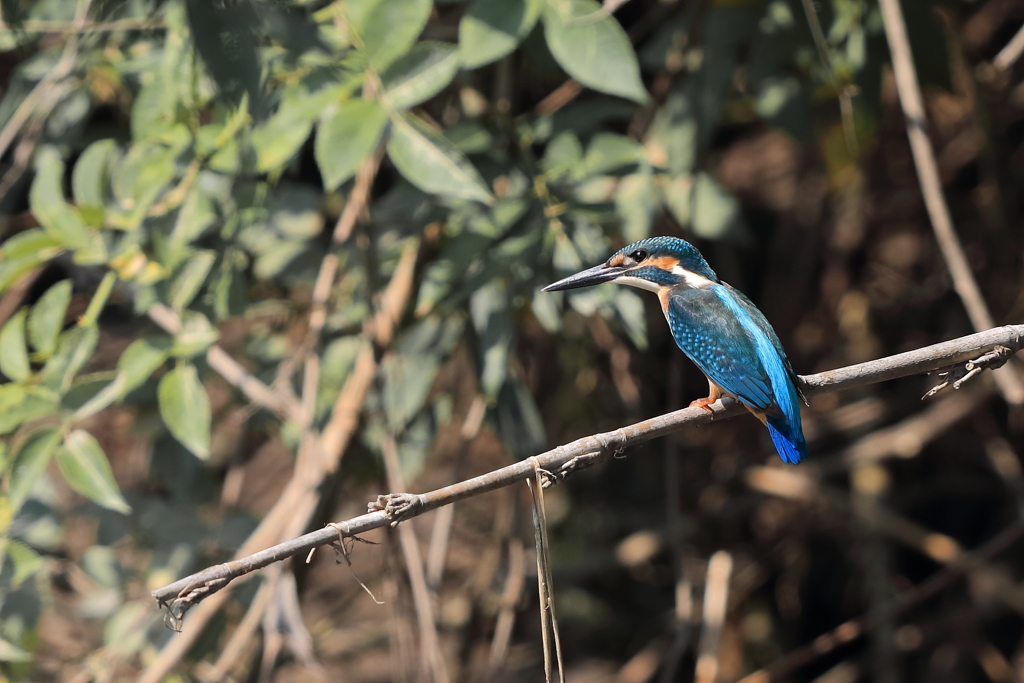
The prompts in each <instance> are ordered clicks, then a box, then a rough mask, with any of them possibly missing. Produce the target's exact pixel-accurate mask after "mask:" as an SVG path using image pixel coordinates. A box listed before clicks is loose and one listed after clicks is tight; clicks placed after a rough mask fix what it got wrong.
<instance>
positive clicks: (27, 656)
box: [0, 638, 32, 662]
mask: <svg viewBox="0 0 1024 683" xmlns="http://www.w3.org/2000/svg"><path fill="white" fill-rule="evenodd" d="M31 661H32V654H31V653H29V652H25V651H24V650H22V649H21V648H20V647H18V646H17V645H15V644H14V643H11V642H10V641H7V640H4V639H3V638H0V662H31Z"/></svg>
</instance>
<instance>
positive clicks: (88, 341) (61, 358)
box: [42, 325, 100, 395]
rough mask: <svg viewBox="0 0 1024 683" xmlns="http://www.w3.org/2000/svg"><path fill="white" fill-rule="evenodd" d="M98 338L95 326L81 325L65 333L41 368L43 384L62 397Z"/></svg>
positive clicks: (93, 348)
mask: <svg viewBox="0 0 1024 683" xmlns="http://www.w3.org/2000/svg"><path fill="white" fill-rule="evenodd" d="M99 336H100V332H99V328H98V327H96V325H81V326H78V327H74V328H72V329H70V330H68V331H67V332H65V333H64V334H63V335H62V336H61V340H60V344H59V345H58V346H57V351H56V352H55V353H54V354H53V356H52V357H51V358H50V360H49V361H47V363H46V366H45V367H43V372H42V375H43V384H44V385H46V386H47V387H49V388H50V389H53V390H54V391H56V392H58V393H60V394H62V395H63V394H65V393H67V391H68V389H70V388H71V382H72V380H74V379H75V375H77V374H78V371H79V370H81V369H82V366H83V365H85V364H86V363H87V362H88V361H89V359H90V358H92V354H93V353H94V352H95V351H96V344H97V342H98V341H99Z"/></svg>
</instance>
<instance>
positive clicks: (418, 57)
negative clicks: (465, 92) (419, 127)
mask: <svg viewBox="0 0 1024 683" xmlns="http://www.w3.org/2000/svg"><path fill="white" fill-rule="evenodd" d="M458 70H459V50H458V48H457V47H455V46H454V45H451V44H449V43H439V42H435V41H424V42H422V43H417V44H416V45H415V46H413V48H412V49H411V50H409V52H408V53H407V54H405V55H404V56H402V57H401V58H400V59H399V60H398V61H396V62H395V63H394V64H392V65H391V66H390V67H388V69H387V71H385V72H384V73H383V74H381V82H382V83H383V85H384V95H383V99H384V101H385V102H386V103H387V104H388V105H390V106H391V107H392V108H394V109H408V108H409V107H414V106H416V105H417V104H419V103H420V102H426V101H427V100H429V99H430V98H431V97H433V96H434V95H436V94H437V93H439V92H441V91H442V90H444V88H445V86H447V85H448V84H449V83H451V82H452V79H453V78H455V74H456V73H457V72H458Z"/></svg>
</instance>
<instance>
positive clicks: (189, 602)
mask: <svg viewBox="0 0 1024 683" xmlns="http://www.w3.org/2000/svg"><path fill="white" fill-rule="evenodd" d="M1022 342H1024V325H1011V326H1006V327H999V328H995V329H992V330H987V331H985V332H979V333H978V334H972V335H970V336H967V337H961V338H959V339H954V340H952V341H948V342H943V343H941V344H935V345H934V346H927V347H925V348H922V349H917V350H915V351H908V352H906V353H901V354H897V355H895V356H889V357H887V358H881V359H878V360H874V361H869V362H867V363H860V364H858V365H851V366H848V367H845V368H839V369H837V370H830V371H828V372H822V373H819V374H817V375H809V376H805V377H801V378H800V379H801V383H802V384H803V386H804V391H805V392H806V393H807V394H815V393H819V392H825V391H838V390H840V389H850V388H854V387H860V386H865V385H868V384H874V383H877V382H883V381H886V380H890V379H896V378H898V377H907V376H910V375H917V374H923V373H927V372H934V371H937V370H943V369H946V368H951V367H954V366H958V365H961V364H963V363H966V362H968V361H972V360H974V359H978V358H979V357H981V356H983V355H984V354H986V353H987V352H989V351H992V350H993V349H995V348H996V347H998V346H1004V347H1006V348H1008V349H1010V350H1011V351H1012V352H1014V353H1015V352H1017V351H1018V350H1020V348H1021V344H1022ZM709 408H710V409H711V411H712V412H711V413H708V412H707V411H706V410H705V409H703V408H684V409H682V410H677V411H674V412H671V413H666V414H664V415H659V416H658V417H654V418H651V419H649V420H644V421H642V422H637V423H635V424H632V425H629V426H627V427H622V428H620V429H616V430H614V431H611V432H605V433H603V434H595V435H593V436H587V437H584V438H582V439H577V440H576V441H573V442H571V443H567V444H565V445H562V446H559V447H558V448H555V449H553V450H550V451H547V452H546V453H542V454H540V455H538V456H535V458H531V459H530V460H528V461H527V460H524V461H521V462H517V463H515V464H513V465H509V466H507V467H502V468H501V469H498V470H494V471H493V472H488V473H487V474H482V475H480V476H478V477H473V478H472V479H467V480H465V481H461V482H458V483H456V484H452V485H451V486H445V487H443V488H440V489H436V490H434V491H429V492H427V493H421V494H408V493H393V494H388V495H386V496H381V497H379V498H378V499H377V501H376V502H375V503H374V504H373V509H372V510H371V511H370V512H368V513H367V514H365V515H360V516H359V517H354V518H352V519H349V520H346V521H343V522H339V523H337V524H336V525H332V526H328V527H325V528H323V529H319V530H317V531H314V532H312V533H308V534H306V535H304V536H300V537H298V538H295V539H293V540H290V541H287V542H285V543H281V544H279V545H276V546H274V547H272V548H267V549H266V550H262V551H260V552H257V553H254V554H252V555H249V556H247V557H243V558H240V559H238V560H235V561H232V562H227V563H224V564H219V565H215V566H213V567H209V568H208V569H204V570H203V571H201V572H198V573H197V574H193V575H192V576H189V577H186V578H184V579H181V580H179V581H175V582H174V583H172V584H169V585H167V586H164V587H163V588H158V589H157V590H155V591H153V593H152V595H153V597H154V598H155V599H156V600H157V602H158V603H159V604H160V605H162V606H167V607H168V608H169V609H170V612H171V614H172V615H175V616H177V617H179V618H180V617H181V616H183V615H184V613H185V612H187V611H188V609H189V608H190V607H191V606H193V605H195V604H196V603H198V602H200V601H202V600H203V599H204V598H206V597H207V596H209V595H211V594H212V593H214V592H216V591H217V590H219V589H220V588H222V587H223V586H225V585H227V583H228V582H229V581H231V580H232V579H235V578H237V577H240V576H243V575H245V574H249V573H250V572H253V571H256V570H257V569H260V568H262V567H266V566H267V565H269V564H271V563H273V562H279V561H281V560H284V559H287V558H289V557H292V556H293V555H299V554H305V553H308V552H309V551H310V550H311V549H312V548H316V547H319V546H322V545H328V544H330V543H332V542H337V540H338V534H339V530H340V531H341V533H342V535H344V536H346V537H349V536H356V535H358V534H363V533H366V532H368V531H371V530H373V529H379V528H381V527H385V526H389V525H391V524H393V523H397V522H400V521H404V520H406V519H409V518H411V517H415V516H418V515H421V514H423V513H425V512H428V511H430V510H435V509H437V508H439V507H442V506H445V505H450V504H452V503H454V502H457V501H460V500H464V499H466V498H471V497H473V496H478V495H480V494H482V493H486V492H488V491H493V490H495V489H498V488H502V487H505V486H510V485H512V484H514V483H516V482H518V481H522V480H524V479H528V478H529V477H531V476H533V474H534V467H535V464H534V463H536V466H538V467H540V468H542V469H544V470H546V471H548V472H551V473H554V475H555V476H563V475H564V474H567V473H568V472H569V471H573V470H575V469H578V468H579V467H580V466H581V465H592V464H594V463H596V462H598V461H599V460H603V459H605V458H608V457H609V456H614V455H615V454H616V453H618V452H620V451H621V450H622V449H624V448H626V447H627V446H631V445H635V444H639V443H643V442H645V441H650V440H651V439H655V438H657V437H659V436H664V435H665V434H668V433H670V432H673V431H676V430H678V429H680V428H682V427H684V426H687V425H701V424H708V423H710V422H711V421H712V420H713V419H714V420H722V419H726V418H730V417H735V416H737V415H743V414H745V413H746V410H745V409H744V408H743V407H742V406H740V405H739V404H738V403H736V402H735V401H733V400H731V399H729V398H725V399H721V400H719V401H717V402H715V403H714V404H712V405H711V406H709Z"/></svg>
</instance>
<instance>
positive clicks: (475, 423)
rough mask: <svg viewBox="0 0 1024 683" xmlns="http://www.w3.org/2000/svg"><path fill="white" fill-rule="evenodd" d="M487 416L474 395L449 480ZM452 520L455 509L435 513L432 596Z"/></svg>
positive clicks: (447, 507) (429, 567) (431, 550)
mask: <svg viewBox="0 0 1024 683" xmlns="http://www.w3.org/2000/svg"><path fill="white" fill-rule="evenodd" d="M486 413H487V402H486V401H485V400H484V398H483V396H480V395H479V394H477V396H475V397H474V398H473V402H472V403H471V404H470V406H469V411H468V412H467V413H466V419H465V420H463V422H462V429H461V430H460V432H459V454H458V457H457V458H456V462H455V466H454V467H453V472H452V475H451V477H450V480H451V479H455V477H456V474H457V472H458V468H459V465H460V464H461V462H462V461H463V460H464V459H465V457H466V452H467V451H468V450H469V444H470V443H472V441H473V439H475V438H476V435H477V434H479V433H480V426H481V425H482V424H483V421H484V415H486ZM454 519H455V506H454V505H445V506H444V507H443V508H441V509H440V510H438V512H437V517H436V519H434V529H433V531H431V533H430V545H429V546H428V548H429V549H428V551H427V585H428V586H430V590H432V591H434V592H435V593H436V592H437V589H438V587H439V586H440V585H441V575H442V574H443V573H444V561H445V556H446V555H447V554H448V539H449V538H450V537H451V530H452V521H453V520H454Z"/></svg>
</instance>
